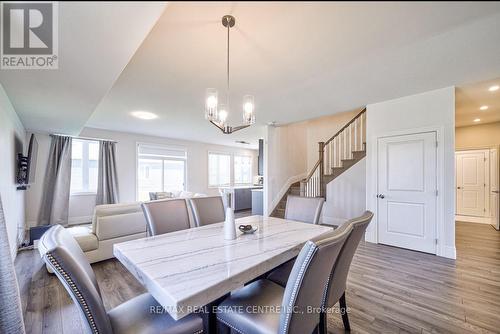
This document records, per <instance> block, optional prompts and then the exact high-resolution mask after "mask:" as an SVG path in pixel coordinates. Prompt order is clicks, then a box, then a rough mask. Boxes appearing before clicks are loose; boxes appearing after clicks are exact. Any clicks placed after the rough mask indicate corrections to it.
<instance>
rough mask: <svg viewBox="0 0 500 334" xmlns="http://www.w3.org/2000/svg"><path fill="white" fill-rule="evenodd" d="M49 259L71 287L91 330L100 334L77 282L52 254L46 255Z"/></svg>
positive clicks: (95, 333)
mask: <svg viewBox="0 0 500 334" xmlns="http://www.w3.org/2000/svg"><path fill="white" fill-rule="evenodd" d="M45 255H46V257H47V259H48V260H49V262H50V264H51V265H52V268H53V269H55V271H57V272H58V273H59V274H60V275H61V276H62V277H63V278H64V280H65V281H66V283H67V284H68V285H69V287H70V288H71V290H72V291H73V293H74V294H75V296H76V297H77V299H78V302H79V303H80V306H81V308H82V309H83V312H84V313H85V316H86V317H87V320H88V322H89V325H90V328H91V329H92V333H94V334H99V330H98V329H97V325H96V323H95V320H94V317H93V316H92V313H90V310H89V307H88V305H87V302H86V301H85V299H84V298H83V296H82V294H81V292H80V290H78V288H77V287H76V284H75V282H73V280H72V279H71V277H70V276H69V275H68V273H66V271H65V270H64V269H63V268H62V267H61V266H60V264H59V263H58V262H57V260H56V259H55V258H54V256H53V255H52V254H51V253H50V252H47V253H46V254H45Z"/></svg>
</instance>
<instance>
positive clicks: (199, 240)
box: [113, 216, 332, 320]
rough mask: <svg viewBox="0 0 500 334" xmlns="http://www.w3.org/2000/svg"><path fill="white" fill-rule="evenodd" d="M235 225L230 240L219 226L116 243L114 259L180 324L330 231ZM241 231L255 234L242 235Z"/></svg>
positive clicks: (267, 220) (241, 221)
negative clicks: (234, 234)
mask: <svg viewBox="0 0 500 334" xmlns="http://www.w3.org/2000/svg"><path fill="white" fill-rule="evenodd" d="M235 224H236V231H237V237H236V239H234V240H226V239H225V238H224V223H217V224H211V225H206V226H201V227H194V228H190V229H185V230H180V231H175V232H171V233H166V234H162V235H157V236H150V237H146V238H142V239H136V240H132V241H126V242H122V243H118V244H115V245H114V249H113V253H114V255H115V257H116V258H117V259H118V260H119V261H120V262H121V263H122V264H123V265H124V266H125V267H126V268H127V269H128V270H129V271H130V272H131V273H132V274H133V275H134V276H135V278H136V279H137V280H138V281H139V282H140V283H141V284H142V285H143V286H144V287H145V289H146V290H147V291H148V292H149V293H150V294H151V295H152V296H153V297H154V298H155V299H156V301H157V302H158V303H159V304H160V305H161V306H162V307H163V308H164V310H165V311H166V312H168V313H169V314H170V316H171V317H172V318H173V319H175V320H179V319H182V318H183V317H185V316H186V315H188V314H190V313H193V312H197V311H198V310H199V309H200V308H203V307H205V306H206V305H210V303H212V302H214V301H216V300H217V299H219V298H221V297H222V296H225V295H227V294H228V293H230V292H231V291H234V290H236V289H239V288H241V287H243V286H244V285H245V283H248V282H250V281H252V280H254V279H256V278H258V277H260V276H262V275H263V274H265V273H266V272H268V271H270V270H272V269H273V268H276V267H277V266H279V265H281V264H283V263H285V262H287V261H289V260H290V259H293V258H294V257H296V256H297V255H298V253H299V252H300V250H301V248H302V246H303V245H304V244H305V243H306V242H307V241H308V240H310V239H313V238H316V237H319V236H321V235H322V234H324V233H327V232H329V231H332V228H331V227H328V226H321V225H313V224H307V223H301V222H296V221H291V220H286V219H281V218H274V217H263V216H248V217H243V218H238V219H236V220H235ZM239 225H252V226H253V227H254V228H255V227H256V228H257V230H256V231H255V232H254V233H253V234H244V233H242V232H240V231H239V230H238V226H239Z"/></svg>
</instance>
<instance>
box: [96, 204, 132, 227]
mask: <svg viewBox="0 0 500 334" xmlns="http://www.w3.org/2000/svg"><path fill="white" fill-rule="evenodd" d="M135 212H142V208H141V203H140V202H133V203H118V204H102V205H97V206H96V207H95V208H94V215H93V216H92V232H94V234H97V226H96V225H97V220H98V219H99V218H101V217H106V216H114V215H121V214H125V213H135Z"/></svg>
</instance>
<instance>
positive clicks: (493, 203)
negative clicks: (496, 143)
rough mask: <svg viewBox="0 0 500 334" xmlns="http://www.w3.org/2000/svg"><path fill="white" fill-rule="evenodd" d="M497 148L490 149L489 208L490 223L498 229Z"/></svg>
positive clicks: (499, 207) (499, 217)
mask: <svg viewBox="0 0 500 334" xmlns="http://www.w3.org/2000/svg"><path fill="white" fill-rule="evenodd" d="M498 177H499V169H498V149H496V148H495V149H491V150H490V208H491V224H492V225H493V226H494V227H495V228H496V229H497V230H500V196H499V185H498Z"/></svg>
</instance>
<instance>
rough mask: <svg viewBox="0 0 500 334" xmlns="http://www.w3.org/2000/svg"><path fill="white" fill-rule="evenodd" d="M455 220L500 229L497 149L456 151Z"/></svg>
mask: <svg viewBox="0 0 500 334" xmlns="http://www.w3.org/2000/svg"><path fill="white" fill-rule="evenodd" d="M455 170H456V220H457V221H463V222H471V223H484V224H491V225H493V226H494V227H495V228H496V229H499V227H500V226H499V222H498V220H499V219H498V218H499V214H498V210H499V203H498V201H499V194H498V174H499V170H498V149H497V148H489V149H469V150H458V151H456V152H455Z"/></svg>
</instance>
